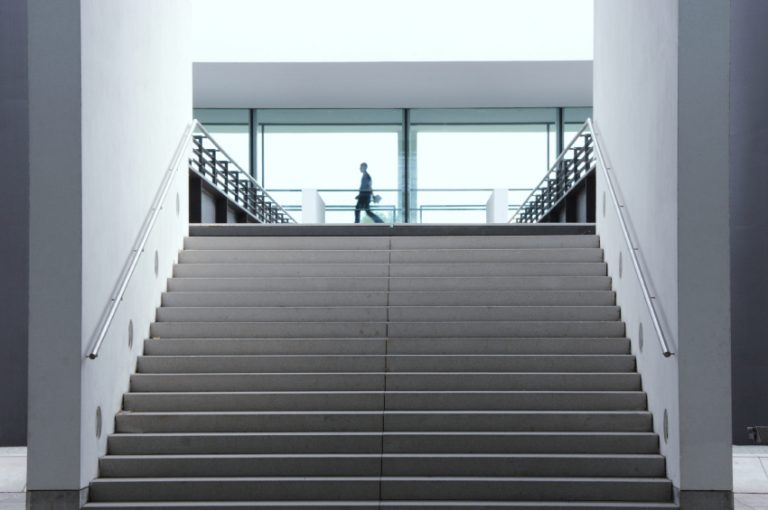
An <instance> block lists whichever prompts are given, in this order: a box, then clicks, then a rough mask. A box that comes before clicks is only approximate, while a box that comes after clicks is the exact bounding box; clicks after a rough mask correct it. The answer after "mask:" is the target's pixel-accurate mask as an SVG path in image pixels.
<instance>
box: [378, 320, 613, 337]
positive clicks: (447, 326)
mask: <svg viewBox="0 0 768 510" xmlns="http://www.w3.org/2000/svg"><path fill="white" fill-rule="evenodd" d="M388 331H389V336H390V338H403V337H422V338H435V337H470V338H471V337H523V338H530V337H561V338H562V337H570V338H578V337H609V338H616V337H623V336H624V323H622V322H618V321H614V322H586V321H583V322H572V321H561V322H547V321H494V322H394V323H391V324H390V325H389V329H388Z"/></svg>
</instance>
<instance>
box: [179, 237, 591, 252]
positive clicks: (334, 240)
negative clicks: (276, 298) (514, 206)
mask: <svg viewBox="0 0 768 510" xmlns="http://www.w3.org/2000/svg"><path fill="white" fill-rule="evenodd" d="M599 247H600V241H599V239H598V237H597V236H595V235H565V236H535V235H533V236H434V237H391V238H387V237H331V236H322V237H223V236H216V237H202V236H199V237H188V238H186V239H185V240H184V248H185V249H187V250H267V249H268V250H274V249H280V250H285V249H311V250H323V249H325V250H345V249H349V250H388V249H390V248H391V249H393V250H414V249H445V248H448V249H478V248H484V249H491V248H495V249H499V248H501V249H522V248H599Z"/></svg>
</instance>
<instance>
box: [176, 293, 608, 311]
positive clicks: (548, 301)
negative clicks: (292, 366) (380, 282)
mask: <svg viewBox="0 0 768 510" xmlns="http://www.w3.org/2000/svg"><path fill="white" fill-rule="evenodd" d="M387 302H389V304H390V305H391V306H577V305H581V306H612V305H615V304H616V298H615V295H614V293H613V292H611V291H576V290H572V291H557V290H545V291H534V290H528V291H515V292H509V291H496V292H489V291H470V292H467V291H458V292H457V291H452V292H448V291H446V292H430V291H408V292H403V291H401V292H392V293H391V294H389V301H387V293H386V292H381V291H377V292H372V291H335V292H323V291H287V292H286V291H284V292H280V291H275V292H255V291H252V292H194V291H193V292H180V291H177V292H165V293H163V297H162V306H165V307H177V306H179V307H183V306H207V307H222V306H386V305H387Z"/></svg>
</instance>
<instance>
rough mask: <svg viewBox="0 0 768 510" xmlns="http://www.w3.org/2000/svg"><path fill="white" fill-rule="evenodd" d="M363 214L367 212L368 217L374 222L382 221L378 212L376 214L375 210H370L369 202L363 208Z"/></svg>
mask: <svg viewBox="0 0 768 510" xmlns="http://www.w3.org/2000/svg"><path fill="white" fill-rule="evenodd" d="M365 214H367V215H368V217H369V218H371V219H372V220H373V222H374V223H384V220H382V219H381V218H379V215H378V214H376V213H375V212H373V211H371V206H370V204H369V205H368V207H366V208H365Z"/></svg>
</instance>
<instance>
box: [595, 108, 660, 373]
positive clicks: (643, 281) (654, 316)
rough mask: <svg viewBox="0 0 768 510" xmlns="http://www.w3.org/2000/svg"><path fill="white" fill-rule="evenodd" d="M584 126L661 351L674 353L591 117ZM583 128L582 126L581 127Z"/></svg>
mask: <svg viewBox="0 0 768 510" xmlns="http://www.w3.org/2000/svg"><path fill="white" fill-rule="evenodd" d="M584 126H585V128H587V129H588V130H589V132H590V133H591V135H592V140H593V141H592V143H593V145H594V152H595V154H596V159H597V161H598V163H599V164H598V165H597V166H599V167H600V168H601V169H602V174H603V177H604V178H605V186H606V188H608V192H609V194H610V195H611V203H613V206H614V208H615V209H616V216H617V217H618V219H619V226H620V227H621V233H622V234H623V237H624V242H626V244H627V247H628V248H629V256H630V258H631V259H632V267H634V268H635V274H637V278H638V280H639V281H640V289H641V291H642V294H643V300H644V301H645V304H646V306H647V307H648V311H649V312H650V315H651V322H652V323H653V329H654V331H656V336H657V337H658V338H659V344H660V345H661V352H662V354H664V356H665V357H667V358H668V357H670V356H672V355H673V354H674V352H672V350H671V349H670V347H669V342H668V341H667V336H666V335H665V334H664V330H663V329H662V327H661V320H660V319H659V314H658V313H657V311H656V306H655V305H654V301H655V299H656V296H654V295H653V294H651V291H650V288H649V287H648V279H647V278H646V277H645V272H644V271H643V267H642V266H641V265H640V259H639V256H638V254H639V252H640V248H639V246H638V244H637V243H636V242H634V241H633V240H632V235H631V234H630V233H629V228H628V226H627V223H628V222H627V219H626V215H625V210H626V209H625V208H624V204H622V203H621V202H619V198H618V195H617V193H616V186H615V185H614V182H613V178H612V177H611V174H610V171H609V170H610V169H611V167H610V166H609V165H608V163H607V162H606V160H605V156H604V155H603V151H602V149H601V147H600V143H599V142H598V134H597V132H596V131H595V127H594V124H593V123H592V119H587V122H586V123H585V124H584ZM582 129H583V128H582Z"/></svg>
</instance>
